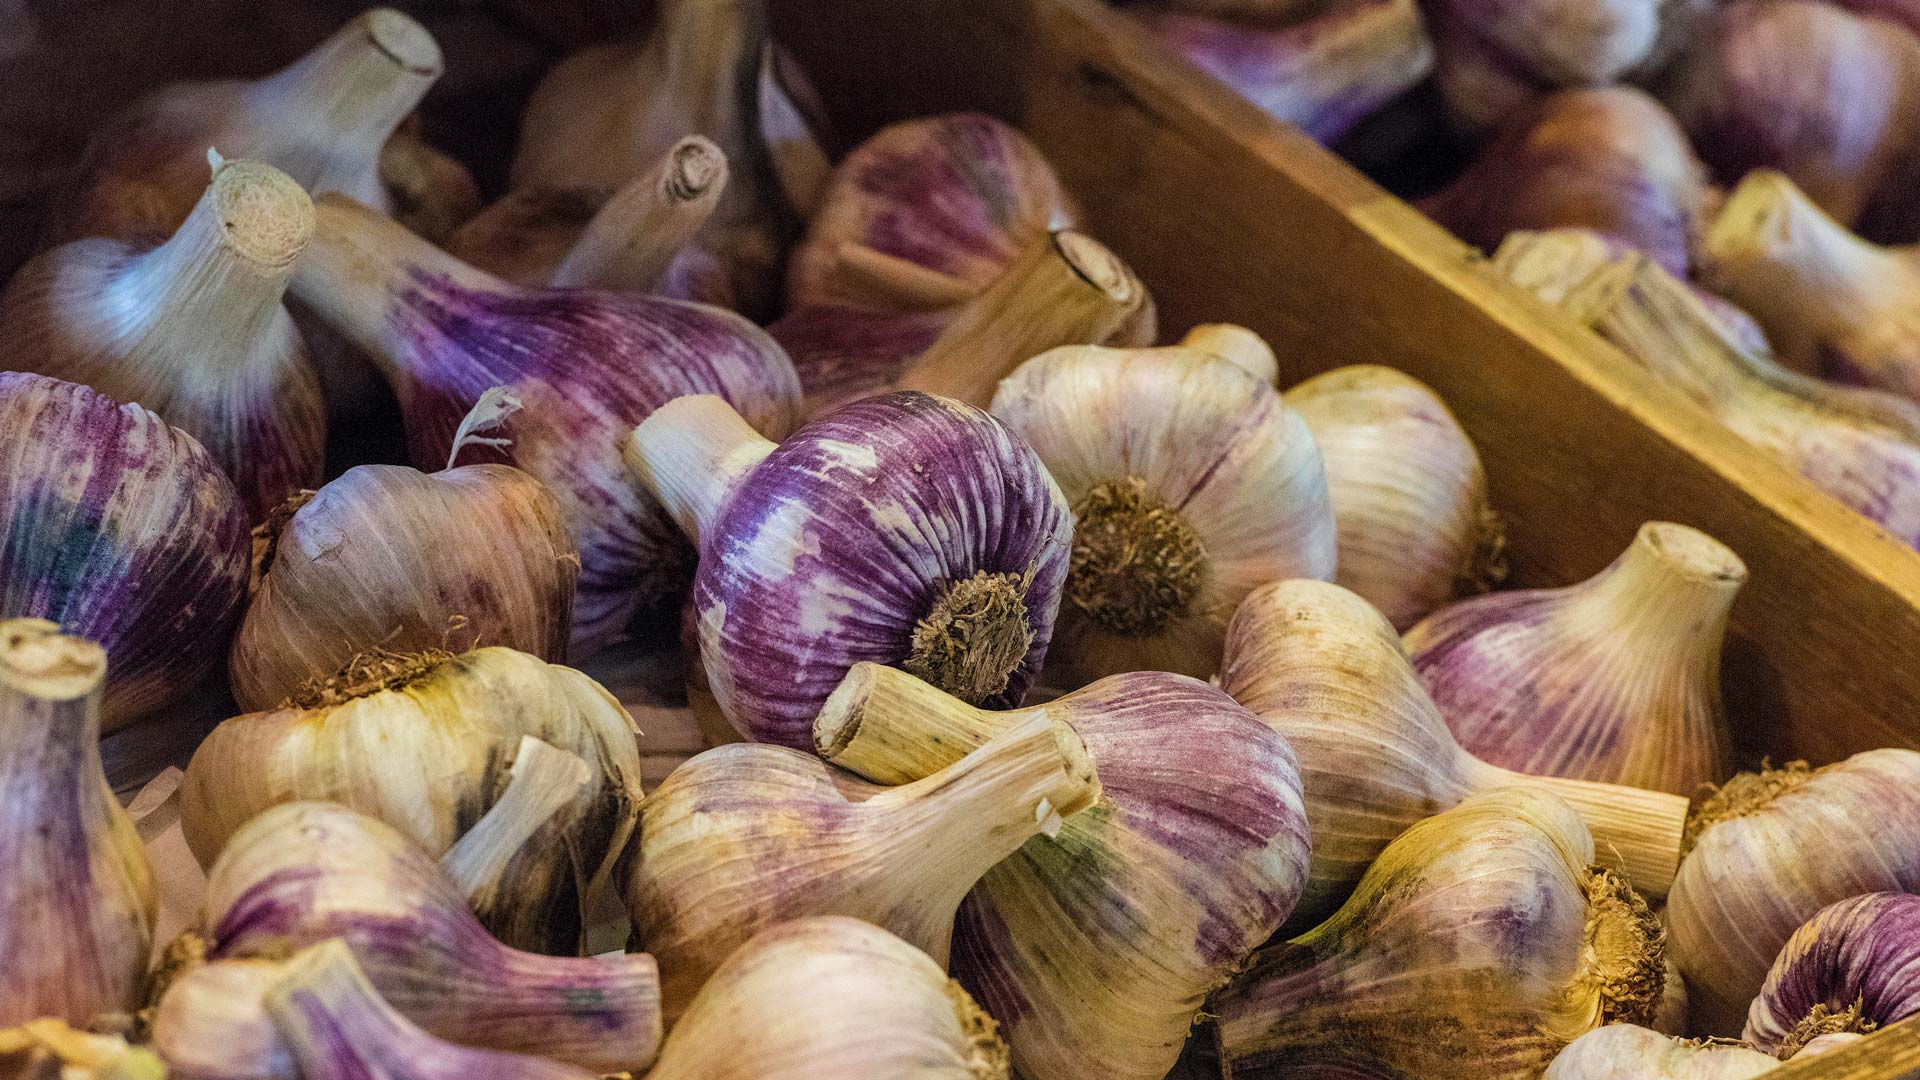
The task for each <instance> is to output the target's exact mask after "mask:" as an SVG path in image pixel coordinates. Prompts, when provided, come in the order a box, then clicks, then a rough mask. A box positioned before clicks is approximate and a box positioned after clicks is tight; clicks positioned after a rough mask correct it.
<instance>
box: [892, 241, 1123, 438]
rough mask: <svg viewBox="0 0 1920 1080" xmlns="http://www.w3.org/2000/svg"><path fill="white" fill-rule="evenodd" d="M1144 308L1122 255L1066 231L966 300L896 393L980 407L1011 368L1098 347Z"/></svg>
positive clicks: (903, 377) (911, 366) (911, 367)
mask: <svg viewBox="0 0 1920 1080" xmlns="http://www.w3.org/2000/svg"><path fill="white" fill-rule="evenodd" d="M1146 304H1147V292H1146V287H1145V286H1144V285H1142V284H1141V283H1140V279H1139V278H1137V277H1135V276H1134V274H1133V271H1132V270H1131V269H1129V268H1128V267H1127V265H1126V264H1125V263H1123V262H1121V261H1120V258H1119V256H1117V255H1115V254H1114V253H1113V252H1111V251H1109V250H1107V249H1106V248H1105V247H1104V246H1102V245H1101V244H1100V243H1099V242H1098V241H1096V240H1094V239H1093V238H1091V237H1089V236H1087V235H1086V234H1084V233H1079V232H1074V231H1073V230H1070V229H1063V230H1061V231H1059V232H1056V233H1054V234H1053V236H1052V238H1051V240H1050V242H1049V243H1046V244H1041V245H1038V246H1036V247H1034V248H1033V249H1032V250H1030V251H1028V252H1027V253H1026V254H1025V255H1024V256H1022V257H1021V258H1020V259H1019V260H1018V261H1016V262H1015V263H1014V264H1013V265H1012V266H1011V267H1009V268H1008V269H1007V271H1006V272H1005V273H1004V274H1002V275H1000V277H998V278H996V279H995V280H994V282H993V283H992V284H991V285H989V286H987V288H986V289H985V291H983V292H981V293H980V295H978V296H976V297H974V298H973V299H972V300H970V301H968V302H967V303H966V305H965V306H963V307H962V308H961V309H960V311H959V312H958V314H956V315H955V317H954V318H953V320H952V321H951V322H949V323H948V324H947V328H946V329H945V330H944V331H942V332H941V334H940V337H939V338H937V339H936V340H935V341H934V343H933V345H932V346H931V347H929V348H928V349H927V351H926V352H924V353H922V354H921V355H920V357H919V358H918V359H916V360H915V361H914V362H913V363H911V364H909V365H908V366H907V368H906V370H905V371H904V372H902V373H901V375H900V378H899V380H898V383H897V388H898V389H901V390H920V391H924V392H926V393H929V394H940V395H943V396H946V397H950V398H955V399H957V400H960V401H964V402H966V403H968V404H969V405H974V406H977V407H979V408H983V409H984V408H986V407H987V405H988V404H989V403H990V402H991V401H992V400H993V392H994V390H995V389H997V388H998V387H999V385H1000V380H1001V379H1004V378H1006V377H1007V376H1008V375H1010V374H1012V373H1013V369H1014V368H1017V367H1019V366H1020V365H1021V364H1024V363H1026V362H1027V361H1028V360H1030V359H1032V358H1033V357H1036V356H1038V355H1040V354H1041V353H1043V352H1046V351H1047V350H1048V349H1051V348H1055V347H1057V346H1061V345H1092V344H1099V343H1100V342H1103V341H1105V340H1106V339H1107V337H1108V336H1109V335H1111V334H1113V333H1114V332H1115V331H1116V330H1118V329H1120V328H1121V327H1122V326H1123V324H1125V323H1126V322H1127V320H1128V318H1129V317H1131V316H1133V315H1135V314H1136V313H1138V312H1139V311H1141V309H1142V308H1143V307H1145V306H1146Z"/></svg>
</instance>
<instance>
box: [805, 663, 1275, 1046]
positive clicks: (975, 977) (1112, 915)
mask: <svg viewBox="0 0 1920 1080" xmlns="http://www.w3.org/2000/svg"><path fill="white" fill-rule="evenodd" d="M1040 717H1044V718H1047V719H1050V720H1052V721H1053V722H1054V723H1057V724H1064V725H1066V726H1068V727H1070V728H1071V729H1072V730H1073V731H1075V732H1077V733H1078V734H1079V737H1080V739H1082V740H1083V741H1084V743H1085V746H1086V750H1087V753H1088V754H1089V755H1090V756H1091V757H1092V759H1093V764H1094V767H1095V768H1096V769H1098V770H1099V773H1100V779H1101V795H1100V798H1099V801H1097V802H1096V803H1094V805H1093V806H1092V807H1090V808H1088V809H1086V810H1084V811H1082V812H1080V813H1078V814H1075V815H1073V816H1071V817H1068V818H1066V819H1065V820H1064V821H1063V822H1061V825H1060V829H1059V831H1058V833H1057V834H1046V835H1041V836H1035V837H1033V838H1032V839H1030V840H1028V841H1027V842H1026V843H1025V844H1024V845H1022V846H1021V848H1020V850H1019V852H1018V853H1016V854H1014V855H1013V856H1011V857H1009V858H1007V859H1004V860H1002V861H1001V862H1000V863H999V864H998V865H996V866H994V867H993V868H992V869H991V870H989V871H987V872H986V875H985V876H984V877H982V878H981V879H980V883H979V884H978V885H976V886H974V888H973V891H972V893H971V894H969V895H968V897H967V901H966V903H965V904H963V905H962V906H961V908H960V920H959V923H958V925H957V926H956V927H955V928H954V938H953V973H954V977H955V978H957V979H959V980H960V982H961V983H962V984H963V985H965V986H966V987H967V988H968V989H969V990H971V991H972V992H973V994H974V995H975V996H976V997H978V998H979V999H980V1002H981V1003H982V1004H983V1005H985V1006H986V1008H987V1009H988V1011H990V1012H993V1013H994V1014H995V1015H997V1016H999V1017H1001V1018H1002V1024H1003V1027H1004V1030H1005V1033H1006V1038H1007V1042H1008V1044H1009V1045H1010V1046H1011V1047H1012V1049H1013V1060H1014V1064H1015V1066H1016V1067H1018V1068H1019V1070H1020V1072H1021V1074H1022V1075H1023V1076H1026V1077H1028V1078H1029V1080H1067V1078H1073V1077H1081V1076H1101V1077H1105V1078H1108V1080H1160V1077H1162V1076H1164V1075H1165V1074H1166V1073H1167V1070H1168V1069H1170V1068H1172V1067H1173V1064H1174V1060H1175V1058H1176V1057H1177V1056H1178V1055H1179V1053H1180V1047H1181V1044H1182V1043H1183V1042H1184V1041H1185V1040H1186V1038H1187V1034H1188V1031H1189V1030H1190V1029H1191V1028H1192V1027H1193V1026H1194V1025H1195V1023H1196V1022H1197V1021H1198V1019H1199V1016H1200V1011H1201V1008H1202V1003H1203V1002H1204V1000H1205V998H1206V996H1207V994H1209V993H1210V992H1212V991H1213V990H1214V989H1215V988H1216V987H1218V986H1219V985H1220V983H1221V982H1222V981H1223V980H1224V979H1225V978H1226V977H1227V976H1228V975H1230V974H1232V973H1233V972H1234V971H1236V970H1238V968H1239V966H1240V964H1241V963H1242V962H1243V961H1244V960H1245V959H1246V957H1247V956H1248V955H1249V954H1251V953H1252V951H1253V950H1254V948H1255V947H1257V946H1258V945H1259V944H1260V943H1261V942H1263V941H1265V940H1266V939H1267V938H1268V937H1270V936H1271V935H1272V934H1273V932H1274V931H1275V930H1276V929H1277V928H1278V927H1279V926H1280V924H1281V923H1282V922H1283V921H1285V919H1286V917H1287V914H1288V912H1289V911H1290V910H1291V909H1292V907H1293V902H1294V900H1295V898H1297V897H1298V896H1299V895H1300V887H1301V884H1302V883H1303V882H1304V881H1305V879H1306V869H1307V821H1306V815H1305V812H1304V810H1303V808H1302V806H1301V801H1300V779H1299V774H1298V772H1297V771H1296V769H1295V768H1294V763H1293V754H1292V752H1291V751H1290V750H1289V749H1288V747H1287V742H1286V740H1285V739H1284V738H1282V737H1281V736H1280V735H1279V734H1278V733H1276V732H1274V731H1273V730H1272V729H1270V728H1268V727H1267V726H1266V725H1264V724H1262V723H1260V722H1259V720H1258V719H1256V718H1255V717H1253V716H1251V715H1249V714H1248V713H1247V711H1246V710H1245V709H1243V708H1241V707H1240V706H1238V705H1236V704H1234V702H1233V700H1232V699H1231V698H1228V697H1227V696H1226V695H1225V694H1223V693H1221V692H1220V691H1219V690H1218V689H1216V688H1214V687H1211V686H1208V685H1207V684H1205V683H1202V682H1199V681H1197V680H1195V679H1190V678H1187V677H1186V676H1183V675H1169V674H1166V673H1163V672H1135V673H1130V674H1125V675H1114V676H1111V677H1109V678H1105V679H1102V680H1100V681H1099V682H1097V683H1094V684H1093V685H1092V686H1089V687H1086V688H1085V689H1083V690H1079V691H1076V692H1074V693H1071V694H1068V695H1067V696H1065V697H1062V698H1057V699H1055V700H1053V701H1050V702H1048V703H1047V704H1045V705H1040V706H1034V707H1030V708H1026V709H1021V710H1018V711H1014V712H988V711H985V710H981V709H975V708H972V707H970V706H968V705H967V704H966V703H965V702H962V701H959V700H956V699H955V698H953V697H951V696H949V695H947V694H943V693H941V692H940V691H938V690H936V689H934V688H933V687H931V686H928V685H927V684H926V683H924V682H921V681H920V680H918V679H916V678H914V677H913V676H911V675H908V674H907V673H905V672H903V671H898V670H896V669H894V668H889V667H884V666H882V665H879V664H859V665H856V666H855V667H854V669H853V670H852V671H851V672H849V673H848V675H847V678H846V681H845V682H843V683H841V685H840V688H839V689H838V690H836V691H835V692H834V695H833V697H832V698H830V699H828V701H827V704H826V706H825V707H824V708H823V709H822V710H821V712H820V717H819V721H818V723H817V724H816V726H815V728H814V740H815V748H816V749H817V750H819V752H820V754H821V756H823V757H825V758H827V760H829V761H831V762H833V763H834V764H836V765H839V766H842V767H844V768H849V769H852V770H853V771H855V772H857V773H860V774H861V775H863V776H866V777H868V778H869V779H872V780H875V781H878V782H880V783H889V784H905V783H910V782H913V781H917V780H921V779H922V778H924V777H928V776H934V775H939V774H940V772H941V770H944V769H947V768H951V767H952V766H953V764H954V763H955V762H958V761H961V760H963V755H965V754H966V753H967V752H968V751H970V750H972V751H974V752H976V753H977V752H978V750H977V749H975V748H978V747H982V746H986V745H990V742H991V740H993V739H995V738H996V737H999V736H1001V735H1002V733H1004V732H1007V731H1010V730H1014V729H1016V728H1018V727H1020V726H1021V725H1022V724H1025V723H1027V722H1030V721H1031V720H1033V719H1035V718H1040Z"/></svg>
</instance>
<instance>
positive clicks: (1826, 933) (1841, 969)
mask: <svg viewBox="0 0 1920 1080" xmlns="http://www.w3.org/2000/svg"><path fill="white" fill-rule="evenodd" d="M1915 1013H1920V896H1913V895H1909V894H1906V893H1889V892H1879V893H1868V894H1866V895H1864V896H1856V897H1853V898H1851V899H1848V900H1842V901H1840V902H1838V903H1835V904H1829V905H1828V906H1826V907H1824V908H1821V909H1820V911H1819V913H1818V914H1816V915H1814V917H1813V918H1811V919H1808V920H1807V921H1806V922H1805V923H1804V924H1802V925H1801V927H1800V928H1799V929H1798V930H1795V931H1794V932H1793V936H1792V937H1790V938H1788V939H1787V943H1786V945H1785V946H1784V947H1783V948H1782V949H1781V950H1780V955H1779V957H1778V958H1777V959H1775V960H1774V962H1773V967H1772V969H1771V970H1769V971H1768V972H1767V981H1766V983H1765V984H1764V985H1762V987H1761V988H1760V996H1759V997H1756V998H1755V999H1754V1000H1753V1004H1752V1005H1751V1006H1750V1007H1749V1008H1748V1009H1747V1027H1746V1030H1745V1031H1744V1032H1742V1033H1741V1037H1742V1038H1743V1039H1745V1040H1746V1041H1747V1042H1749V1043H1751V1044H1753V1045H1754V1046H1756V1047H1758V1048H1760V1049H1762V1050H1765V1051H1767V1052H1768V1053H1771V1054H1773V1055H1775V1056H1776V1057H1779V1058H1780V1059H1781V1060H1786V1059H1787V1058H1791V1057H1794V1056H1796V1054H1801V1053H1806V1052H1807V1050H1808V1049H1810V1048H1811V1044H1812V1043H1813V1041H1814V1040H1816V1039H1819V1038H1821V1037H1823V1036H1833V1035H1840V1034H1847V1033H1853V1034H1861V1035H1864V1034H1866V1033H1867V1032H1869V1031H1872V1030H1874V1029H1875V1028H1879V1027H1885V1026H1886V1025H1888V1024H1892V1023H1895V1022H1896V1021H1899V1020H1903V1019H1905V1018H1906V1017H1909V1016H1912V1015H1914V1014H1915ZM1826 1045H1827V1046H1828V1047H1833V1046H1835V1045H1836V1044H1835V1043H1834V1042H1829V1043H1827V1044H1826Z"/></svg>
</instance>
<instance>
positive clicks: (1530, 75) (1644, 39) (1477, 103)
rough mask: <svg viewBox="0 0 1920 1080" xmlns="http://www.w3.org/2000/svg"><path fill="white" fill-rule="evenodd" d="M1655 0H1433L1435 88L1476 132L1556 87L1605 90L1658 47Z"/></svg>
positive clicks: (1659, 19)
mask: <svg viewBox="0 0 1920 1080" xmlns="http://www.w3.org/2000/svg"><path fill="white" fill-rule="evenodd" d="M1674 6H1675V5H1674V4H1672V3H1667V2H1662V0H1517V2H1512V3H1496V4H1488V3H1474V2H1473V0H1439V2H1437V3H1435V4H1434V5H1433V9H1432V11H1433V13H1432V20H1433V23H1434V27H1435V34H1434V36H1435V38H1436V39H1437V41H1438V44H1439V60H1438V67H1439V72H1438V78H1437V79H1436V82H1437V85H1438V86H1439V88H1440V91H1441V95H1442V97H1443V98H1444V99H1445V100H1446V102H1447V105H1448V108H1449V112H1450V113H1451V115H1452V118H1453V119H1454V121H1455V123H1456V124H1457V125H1458V126H1461V127H1464V128H1466V129H1468V130H1469V131H1473V130H1479V129H1483V128H1486V127H1488V126H1491V125H1493V124H1496V123H1498V122H1499V121H1501V120H1504V119H1505V118H1506V117H1507V116H1509V115H1511V114H1512V113H1513V112H1516V111H1518V110H1519V109H1521V108H1524V107H1525V106H1526V105H1527V104H1529V103H1530V102H1531V101H1533V100H1534V99H1536V98H1538V97H1540V96H1541V95H1543V94H1545V93H1548V92H1551V91H1552V90H1554V89H1556V88H1562V87H1575V86H1605V85H1607V84H1609V83H1615V82H1620V81H1622V78H1623V77H1624V76H1625V75H1627V74H1628V73H1629V72H1631V71H1632V70H1634V69H1635V68H1637V67H1640V66H1642V65H1643V64H1645V63H1646V62H1647V60H1648V58H1649V57H1651V56H1652V55H1653V53H1654V51H1655V48H1656V46H1657V45H1658V44H1659V43H1660V38H1661V32H1662V30H1663V24H1664V22H1665V17H1666V15H1667V9H1668V8H1671V7H1674Z"/></svg>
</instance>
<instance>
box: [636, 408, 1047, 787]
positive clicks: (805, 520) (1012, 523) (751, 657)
mask: <svg viewBox="0 0 1920 1080" xmlns="http://www.w3.org/2000/svg"><path fill="white" fill-rule="evenodd" d="M625 453H626V458H627V463H628V465H629V466H630V467H631V468H632V470H633V472H634V475H636V476H637V477H638V478H639V480H640V482H641V483H642V484H644V485H645V488H646V489H647V490H648V491H650V492H652V494H653V497H654V498H656V499H658V500H659V502H660V503H661V504H662V505H664V506H665V507H666V508H667V511H668V512H669V513H670V514H672V515H673V519H674V520H675V521H677V522H679V524H680V527H681V529H682V530H684V531H685V533H686V534H687V535H688V536H689V537H692V538H694V540H695V543H696V544H697V545H698V547H699V552H700V563H699V568H698V571H697V573H696V575H695V578H694V595H693V604H694V615H693V618H694V620H695V622H696V625H697V632H698V637H699V642H700V655H701V660H702V662H703V663H704V665H705V667H706V673H707V681H708V683H709V685H710V687H711V688H712V691H713V694H714V697H715V698H716V699H717V701H718V703H719V705H720V708H721V710H722V711H723V712H724V713H725V714H726V715H727V718H728V719H729V720H731V721H732V722H733V725H734V727H735V728H736V729H737V730H738V731H739V732H740V733H741V734H742V735H745V736H747V737H748V738H751V739H754V740H756V741H759V742H773V743H779V744H781V745H783V746H790V747H794V748H795V749H803V750H804V749H810V748H811V747H812V735H811V731H812V728H813V720H814V716H815V715H816V714H817V713H819V711H820V706H821V704H822V703H824V702H825V701H826V700H827V695H829V694H831V693H832V692H833V690H834V688H835V687H836V686H838V685H839V684H840V679H841V677H842V676H844V675H845V674H846V673H847V669H848V668H850V667H852V666H853V665H854V664H856V663H859V662H860V661H862V660H871V661H874V662H877V663H883V664H893V665H896V666H899V667H902V668H904V669H906V670H907V671H910V672H913V673H914V674H916V675H919V676H921V677H922V678H924V679H926V680H927V681H929V682H931V683H933V684H934V685H935V686H938V687H940V688H941V689H943V690H946V691H948V692H949V693H952V694H954V695H955V696H956V697H960V698H962V699H964V700H966V701H968V702H971V703H973V704H977V705H983V706H985V707H988V708H1010V707H1012V706H1014V705H1018V704H1019V703H1020V701H1021V699H1022V698H1023V697H1024V696H1025V694H1026V691H1027V688H1028V687H1029V686H1030V685H1031V684H1032V683H1033V680H1034V676H1035V675H1036V674H1038V672H1039V670H1040V665H1041V663H1042V661H1044V660H1045V658H1046V651H1047V643H1048V641H1049V639H1050V638H1051V637H1052V636H1053V621H1054V615H1055V613H1056V611H1057V610H1058V608H1059V606H1060V587H1061V583H1062V581H1063V579H1064V578H1065V577H1066V573H1067V563H1068V553H1069V551H1070V549H1071V546H1072V542H1073V520H1072V516H1071V515H1070V514H1069V513H1068V510H1067V505H1066V501H1065V500H1064V499H1063V498H1062V496H1061V494H1060V488H1059V486H1058V485H1057V484H1055V483H1054V482H1053V478H1052V477H1051V476H1049V475H1048V474H1047V470H1046V467H1045V466H1044V465H1043V464H1042V463H1041V461H1040V458H1039V457H1038V456H1037V455H1036V454H1034V452H1033V449H1032V447H1030V446H1028V445H1027V443H1026V442H1025V441H1024V440H1022V439H1021V438H1020V436H1019V435H1017V434H1015V433H1014V432H1013V431H1012V430H1011V429H1009V428H1008V427H1007V426H1006V425H1005V424H1003V423H1001V422H1000V421H999V420H996V419H994V418H993V417H992V416H989V415H988V414H986V413H984V412H981V411H980V410H979V409H975V408H973V407H971V406H968V405H963V404H961V403H959V402H957V401H950V400H947V399H944V398H939V397H934V396H931V395H928V394H919V393H895V394H887V395H883V396H881V397H876V398H868V399H866V400H864V401H859V402H855V403H854V404H852V405H847V406H844V407H842V408H840V409H837V410H835V411H833V412H832V413H829V414H828V415H827V416H824V417H822V418H820V419H818V420H815V421H813V422H812V423H810V424H808V425H807V426H806V427H804V428H802V429H800V430H799V431H798V432H796V433H795V434H794V435H793V436H792V437H791V438H789V439H787V440H786V441H785V442H783V443H781V444H780V445H779V446H777V447H776V446H775V445H774V444H773V443H771V442H769V441H767V440H766V439H765V438H762V437H761V436H760V435H759V434H758V433H757V432H755V431H754V429H753V428H752V427H750V426H749V425H748V423H747V422H746V421H745V420H743V419H742V418H741V417H740V416H739V415H738V414H737V413H735V412H734V411H733V409H731V408H729V407H728V405H727V403H726V402H724V401H722V400H721V399H719V398H716V397H712V396H707V395H700V396H693V397H683V398H680V399H679V400H677V401H672V402H669V403H668V404H666V405H665V406H663V407H661V408H660V409H658V410H656V411H655V412H654V414H653V415H652V416H650V417H648V418H647V420H646V421H645V422H644V423H642V424H641V425H640V426H639V427H638V428H636V429H634V432H633V437H632V438H631V439H630V440H629V441H628V443H627V445H626V449H625Z"/></svg>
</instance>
